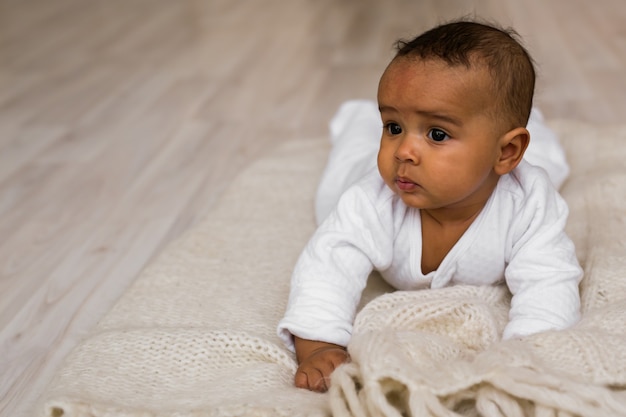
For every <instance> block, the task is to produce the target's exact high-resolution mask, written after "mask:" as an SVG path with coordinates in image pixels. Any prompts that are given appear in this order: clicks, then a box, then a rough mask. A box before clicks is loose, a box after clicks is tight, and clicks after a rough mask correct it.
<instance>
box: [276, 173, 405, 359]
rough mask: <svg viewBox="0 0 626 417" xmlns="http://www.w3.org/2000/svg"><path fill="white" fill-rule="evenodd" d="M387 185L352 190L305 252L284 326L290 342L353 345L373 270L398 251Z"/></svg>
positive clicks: (293, 281) (296, 270)
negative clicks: (296, 339)
mask: <svg viewBox="0 0 626 417" xmlns="http://www.w3.org/2000/svg"><path fill="white" fill-rule="evenodd" d="M383 187H384V184H382V182H381V181H379V182H378V184H375V185H374V187H370V188H367V187H366V188H365V189H364V188H363V187H361V186H360V185H357V186H354V187H352V188H350V189H349V190H348V191H346V193H344V194H343V196H342V197H341V199H340V201H339V203H338V205H337V207H336V208H335V210H334V211H333V212H332V213H331V214H330V215H329V216H328V218H327V219H326V220H325V221H324V222H323V223H322V224H321V225H320V226H319V228H318V229H317V230H316V232H315V234H314V235H313V236H312V238H311V239H310V241H309V242H308V244H307V245H306V247H305V249H304V250H303V252H302V253H301V255H300V258H299V259H298V262H297V263H296V266H295V268H294V272H293V275H292V278H291V291H290V296H289V303H288V305H287V310H286V313H285V315H284V317H283V319H282V320H281V321H280V323H279V325H278V334H279V336H280V337H281V339H282V340H283V341H284V342H285V344H286V346H287V347H289V348H291V349H293V340H292V339H293V338H292V335H296V336H298V337H301V338H305V339H311V340H319V341H324V342H329V343H335V344H338V345H342V346H345V345H347V343H348V341H349V339H350V335H351V333H352V322H353V320H354V316H355V314H356V309H357V306H358V303H359V301H360V298H361V293H362V291H363V289H364V287H365V285H366V283H367V278H368V276H369V274H370V272H371V271H372V270H373V269H374V268H375V269H379V270H380V269H386V268H387V267H388V266H389V264H390V263H391V260H392V256H393V247H394V244H393V229H394V226H393V220H392V217H393V216H392V214H391V212H390V210H389V209H385V208H384V207H389V206H390V199H391V197H392V195H391V193H390V192H385V190H384V189H383ZM381 207H382V208H381Z"/></svg>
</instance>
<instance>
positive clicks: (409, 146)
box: [394, 135, 420, 164]
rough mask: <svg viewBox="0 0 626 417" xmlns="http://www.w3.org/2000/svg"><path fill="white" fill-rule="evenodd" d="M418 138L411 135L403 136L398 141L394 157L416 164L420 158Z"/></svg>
mask: <svg viewBox="0 0 626 417" xmlns="http://www.w3.org/2000/svg"><path fill="white" fill-rule="evenodd" d="M418 141H419V139H418V138H415V137H412V136H409V135H407V136H405V137H403V138H402V139H400V140H399V142H398V147H397V148H396V152H395V155H394V156H395V158H396V159H397V160H398V161H400V162H408V163H411V164H418V163H419V159H420V152H419V149H418V148H419V143H418Z"/></svg>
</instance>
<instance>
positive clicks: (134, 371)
mask: <svg viewBox="0 0 626 417" xmlns="http://www.w3.org/2000/svg"><path fill="white" fill-rule="evenodd" d="M550 125H551V127H553V128H554V129H555V130H556V131H557V132H558V134H559V135H560V137H561V140H562V143H563V146H564V147H565V149H566V152H567V156H568V160H569V163H570V167H571V174H570V178H569V180H568V181H567V183H566V184H565V186H564V188H563V190H562V193H563V195H564V197H565V198H566V200H567V201H568V203H569V205H570V221H569V223H568V232H569V234H570V236H571V237H572V239H573V240H574V242H575V244H576V245H577V253H578V256H579V258H580V261H581V264H582V265H583V267H584V269H585V278H584V280H583V282H582V284H581V291H582V305H583V318H582V321H581V322H580V323H579V324H578V325H577V326H575V327H574V328H572V329H569V330H566V331H561V332H549V333H543V334H539V335H535V336H532V337H529V338H527V339H524V340H512V341H507V342H502V341H499V334H500V332H501V330H502V328H503V325H504V323H505V321H506V315H507V310H508V302H509V294H508V292H507V290H506V288H504V287H484V288H483V287H465V286H460V287H451V288H444V289H440V290H425V291H419V292H391V291H390V289H389V288H388V287H386V286H385V284H383V283H382V281H381V280H380V278H379V277H378V276H377V275H373V276H372V278H371V279H370V283H369V285H368V288H367V290H366V293H365V294H364V297H363V300H362V306H364V307H363V308H362V309H361V310H360V313H359V315H358V317H357V320H356V323H355V329H354V335H353V338H352V341H351V343H350V345H349V352H350V355H351V358H352V361H351V362H350V363H348V364H346V365H343V366H342V367H340V368H338V369H337V370H336V371H335V373H334V374H333V378H332V388H331V390H330V392H329V393H327V394H316V393H312V392H308V391H305V390H300V389H297V388H295V387H294V386H293V374H294V371H295V369H296V362H295V360H294V356H293V354H291V353H290V352H288V351H287V350H286V349H285V348H284V347H283V346H282V344H281V342H280V340H279V339H278V337H277V336H276V334H275V332H276V330H275V329H276V324H277V322H278V321H279V319H280V318H281V316H282V314H283V312H284V308H285V306H286V303H287V297H288V291H289V279H290V273H291V269H292V267H293V265H294V263H295V261H296V258H297V256H298V255H299V253H300V251H301V249H302V248H303V246H304V244H305V243H306V241H307V240H308V238H309V236H310V234H311V233H312V232H313V229H314V219H313V197H314V194H315V187H316V185H317V181H318V179H319V176H320V174H321V171H322V169H323V165H324V163H325V159H326V156H327V152H328V144H327V141H326V140H300V141H293V142H289V143H285V144H284V145H283V146H281V147H280V148H279V149H277V150H276V151H274V152H273V153H272V154H271V155H269V156H267V157H264V158H262V159H260V160H258V161H257V162H256V163H254V164H253V165H251V166H250V167H249V168H248V169H247V170H246V171H245V172H244V173H242V174H241V175H240V176H239V177H238V178H237V179H236V180H235V181H234V183H233V184H232V185H231V186H230V187H229V191H228V192H227V193H226V194H225V195H224V197H223V198H222V199H221V200H220V202H219V203H218V204H217V205H216V206H215V208H214V209H213V210H212V211H211V212H210V213H208V215H207V217H206V219H205V220H204V221H203V222H202V223H201V224H199V225H198V226H196V227H194V228H193V229H192V230H189V231H188V232H187V233H186V234H185V235H184V236H182V237H181V238H180V239H178V240H177V241H176V242H175V243H173V244H172V245H170V246H169V247H168V248H167V249H166V250H165V251H164V252H163V253H162V254H161V255H160V256H159V257H158V258H157V259H156V260H155V261H154V262H153V263H152V264H151V265H150V266H149V267H148V268H146V269H145V270H144V271H143V272H142V274H141V275H140V276H139V277H138V279H137V280H136V281H135V283H134V284H133V285H132V286H131V287H130V288H129V289H128V290H127V291H126V293H125V294H124V295H123V297H122V298H121V299H120V300H119V301H118V302H117V304H116V305H115V306H114V308H113V309H112V310H111V311H110V312H109V313H108V314H107V315H106V316H105V317H104V318H103V320H101V322H100V323H99V324H98V326H97V327H96V328H95V329H94V330H93V332H92V333H91V334H90V335H89V337H87V338H86V339H85V340H84V341H83V342H82V343H81V344H79V345H78V346H77V347H76V348H75V349H74V350H73V352H72V353H71V354H70V355H69V356H68V357H67V359H66V361H65V363H64V365H63V366H62V367H61V368H60V370H59V371H58V372H57V374H56V376H55V377H54V379H53V381H52V382H51V384H50V385H49V386H48V388H47V389H46V391H45V392H44V394H43V396H42V397H41V402H40V404H39V405H38V407H37V412H38V415H41V416H49V417H60V416H64V417H65V416H72V417H73V416H81V417H84V416H98V417H104V416H125V417H131V416H132V417H138V416H152V417H161V416H180V417H192V416H193V417H200V416H285V417H287V416H289V417H293V416H329V415H331V414H332V415H336V416H458V415H463V416H478V415H482V416H507V417H510V416H537V417H543V416H555V417H556V416H578V415H580V416H593V417H599V416H621V415H624V416H626V349H624V346H626V326H624V323H626V237H625V236H626V223H625V220H624V219H625V217H624V214H625V213H626V202H625V200H624V196H626V165H625V163H624V161H625V160H626V146H624V143H626V126H625V127H599V126H591V125H586V124H581V123H575V122H571V121H570V122H565V121H559V122H553V123H550ZM381 294H382V295H381Z"/></svg>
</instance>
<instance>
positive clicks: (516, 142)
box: [494, 127, 530, 175]
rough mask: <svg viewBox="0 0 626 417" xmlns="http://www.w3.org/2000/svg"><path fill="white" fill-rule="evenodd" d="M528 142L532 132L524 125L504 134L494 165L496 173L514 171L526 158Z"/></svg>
mask: <svg viewBox="0 0 626 417" xmlns="http://www.w3.org/2000/svg"><path fill="white" fill-rule="evenodd" d="M528 142H530V133H528V130H526V128H524V127H517V128H515V129H513V130H510V131H508V132H507V133H505V134H504V135H502V136H501V137H500V139H499V140H498V145H499V146H500V153H499V158H498V160H497V161H496V164H495V166H494V170H495V172H496V174H498V175H504V174H508V173H509V172H511V171H513V169H514V168H515V167H516V166H517V165H518V164H519V163H520V162H521V161H522V158H524V152H526V148H527V147H528Z"/></svg>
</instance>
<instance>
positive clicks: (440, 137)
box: [428, 129, 450, 142]
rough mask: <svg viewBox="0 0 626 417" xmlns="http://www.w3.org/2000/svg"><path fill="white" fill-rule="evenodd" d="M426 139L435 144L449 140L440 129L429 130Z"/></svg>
mask: <svg viewBox="0 0 626 417" xmlns="http://www.w3.org/2000/svg"><path fill="white" fill-rule="evenodd" d="M428 137H429V138H431V139H432V140H434V141H435V142H443V141H444V140H446V139H449V138H450V137H449V136H448V134H447V133H446V132H444V131H443V130H441V129H430V132H428Z"/></svg>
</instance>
